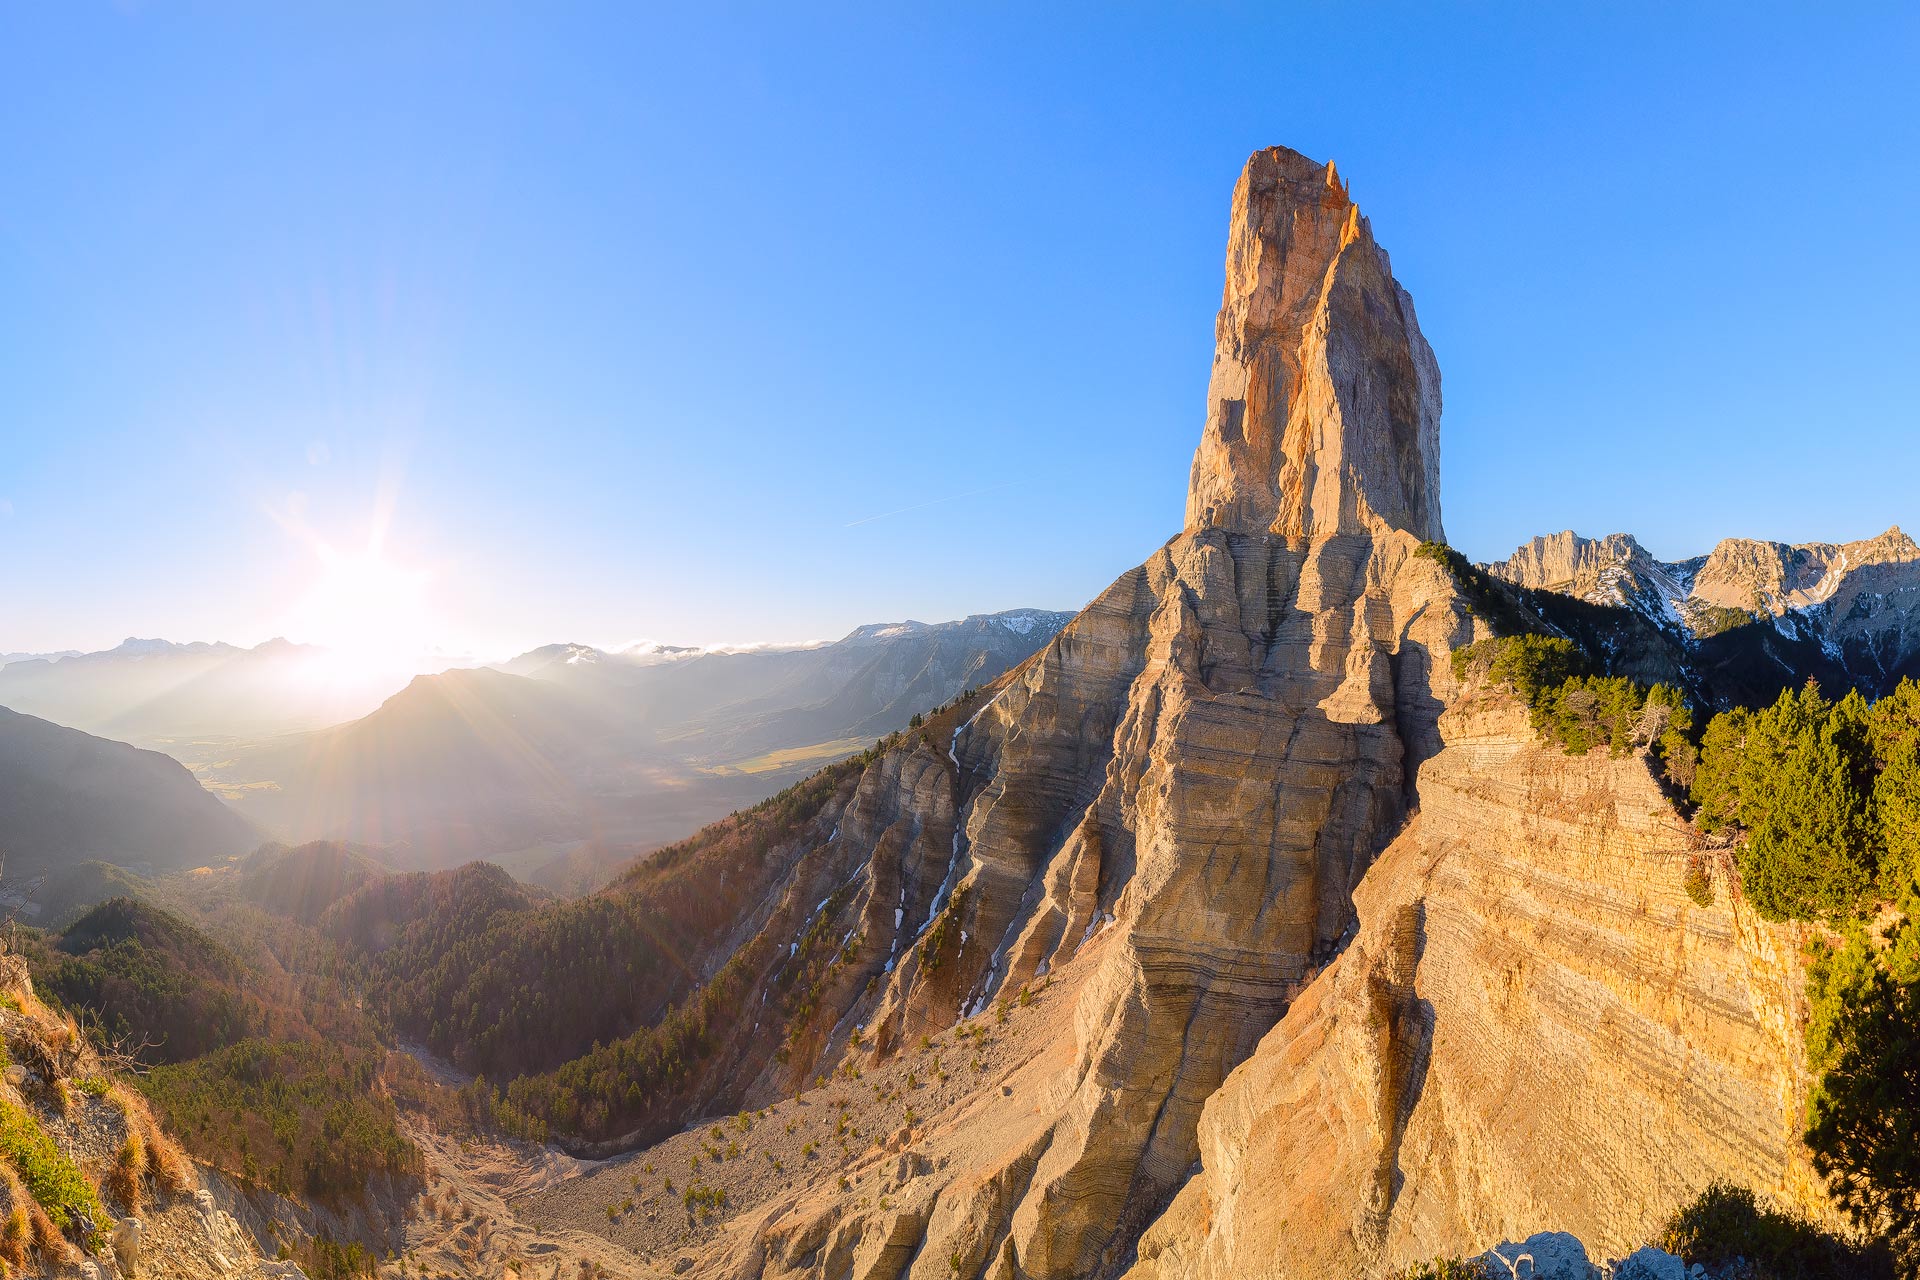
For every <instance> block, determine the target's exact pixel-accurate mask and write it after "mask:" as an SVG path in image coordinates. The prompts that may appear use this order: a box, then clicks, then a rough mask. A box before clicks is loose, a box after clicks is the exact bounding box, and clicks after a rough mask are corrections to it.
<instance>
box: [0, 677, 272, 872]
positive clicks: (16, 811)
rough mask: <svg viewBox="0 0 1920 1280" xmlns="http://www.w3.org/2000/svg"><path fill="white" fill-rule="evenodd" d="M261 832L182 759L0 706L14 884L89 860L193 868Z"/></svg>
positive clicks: (3, 797) (2, 835)
mask: <svg viewBox="0 0 1920 1280" xmlns="http://www.w3.org/2000/svg"><path fill="white" fill-rule="evenodd" d="M259 838H260V837H259V833H258V832H257V831H256V830H255V829H254V827H253V826H252V824H250V823H249V822H248V821H247V820H246V819H244V818H242V817H240V816H239V815H238V814H236V813H234V812H233V811H232V810H231V809H229V808H227V806H226V805H224V804H222V803H221V802H220V800H219V799H218V798H217V797H215V796H213V795H211V794H210V793H209V792H207V791H206V789H205V788H203V787H202V786H201V785H200V784H199V783H198V782H196V781H195V780H194V778H193V775H192V774H190V773H188V772H187V771H186V769H184V768H183V767H181V765H180V764H179V763H178V762H177V761H175V760H173V759H171V758H169V757H167V756H164V755H161V754H160V753H159V752H157V751H142V750H140V749H138V748H137V747H130V746H128V745H127V744H126V743H124V742H111V741H108V740H107V739H105V738H96V737H94V736H93V735H91V734H86V733H82V732H80V731H79V730H77V729H68V728H65V727H63V726H61V725H57V724H52V723H50V722H48V721H46V720H41V719H39V718H37V717H35V716H28V715H21V714H20V713H19V712H16V711H11V710H7V709H6V708H0V850H4V851H5V853H6V857H7V862H6V871H5V876H6V882H7V883H14V882H17V881H19V880H22V879H27V878H30V877H34V876H39V875H44V874H46V873H48V872H53V871H57V870H61V869H64V868H68V867H72V866H74V865H76V864H78V863H81V862H85V861H87V860H89V859H96V860H98V861H101V862H109V863H113V864H115V865H116V866H123V867H131V868H134V869H135V870H142V871H168V870H175V869H179V868H183V867H192V866H197V865H200V864H202V863H205V862H208V861H210V860H214V859H220V858H226V857H230V856H232V855H234V854H237V853H241V852H243V851H245V850H246V849H248V848H250V847H251V846H253V845H254V844H255V843H257V842H258V840H259Z"/></svg>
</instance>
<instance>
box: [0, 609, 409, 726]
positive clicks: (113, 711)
mask: <svg viewBox="0 0 1920 1280" xmlns="http://www.w3.org/2000/svg"><path fill="white" fill-rule="evenodd" d="M392 692H393V686H392V684H391V682H390V680H389V679H387V678H382V677H378V676H375V675H372V674H364V675H363V674H357V673H353V672H350V671H347V670H344V669H342V667H341V666H340V665H339V664H338V663H336V662H334V661H332V659H331V656H330V655H329V654H328V653H327V651H326V650H324V649H319V648H315V647H313V646H311V645H300V644H293V643H291V642H289V641H286V640H279V639H276V640H269V641H267V642H266V643H264V644H260V645H256V646H254V647H253V648H251V649H243V648H240V647H239V646H237V645H231V644H224V643H219V642H212V643H209V642H206V641H194V642H192V643H186V644H181V643H176V642H174V641H170V640H147V639H140V638H137V637H130V638H128V639H127V640H125V641H123V642H122V643H121V644H119V645H118V646H116V647H115V648H112V649H106V650H103V651H101V652H98V653H78V654H76V653H63V654H44V655H25V656H18V655H17V656H16V657H14V658H12V659H10V660H8V661H7V662H6V663H5V664H4V665H0V706H6V707H11V708H12V709H14V710H15V711H22V712H25V713H27V714H28V715H36V716H41V717H43V718H45V719H48V720H52V721H53V722H55V723H56V724H64V725H69V726H71V727H73V728H76V729H83V730H85V731H86V732H88V733H97V734H101V735H103V736H105V737H109V738H117V739H119V740H121V741H125V742H132V743H135V744H137V745H139V746H143V747H158V748H162V749H166V750H168V751H170V752H172V751H174V750H175V749H176V748H178V747H179V745H180V743H181V742H182V740H185V739H192V738H260V737H267V736H271V735H274V734H282V733H292V732H296V731H299V730H306V729H319V728H324V727H326V726H327V725H333V724H339V723H341V722H342V721H344V720H351V719H353V718H354V717H356V716H362V715H365V714H366V713H367V712H368V711H371V710H372V709H373V708H374V707H376V706H378V705H379V704H380V700H381V699H382V698H383V697H385V696H386V695H388V694H390V693H392ZM183 754H190V753H189V752H183Z"/></svg>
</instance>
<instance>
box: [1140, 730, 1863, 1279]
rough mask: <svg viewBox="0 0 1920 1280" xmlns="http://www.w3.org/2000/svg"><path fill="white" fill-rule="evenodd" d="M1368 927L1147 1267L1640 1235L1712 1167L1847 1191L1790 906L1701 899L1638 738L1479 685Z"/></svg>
mask: <svg viewBox="0 0 1920 1280" xmlns="http://www.w3.org/2000/svg"><path fill="white" fill-rule="evenodd" d="M1440 726H1441V730H1442V733H1443V735H1444V737H1445V740H1446V748H1445V750H1443V751H1442V752H1441V753H1440V754H1439V755H1437V756H1436V757H1434V758H1433V759H1432V760H1430V761H1428V762H1427V763H1426V764H1425V765H1423V766H1422V768H1421V770H1420V774H1419V778H1418V781H1417V785H1418V790H1419V795H1420V812H1419V815H1418V817H1416V818H1415V819H1414V820H1413V821H1412V822H1410V823H1409V824H1408V826H1407V828H1406V830H1405V831H1404V832H1403V833H1402V834H1401V835H1400V836H1399V837H1398V838H1397V839H1396V840H1395V841H1394V843H1393V845H1392V847H1391V848H1390V849H1388V851H1387V852H1386V854H1385V855H1384V856H1383V857H1382V858H1381V859H1380V861H1379V862H1378V863H1376V864H1375V866H1374V868H1373V870H1372V871H1371V872H1369V873H1368V876H1367V878H1366V880H1365V881H1364V882H1363V883H1362V885H1361V887H1360V890H1359V892H1358V893H1357V894H1356V895H1355V898H1356V903H1357V905H1358V907H1359V912H1360V919H1361V927H1360V931H1359V934H1358V936H1357V937H1356V938H1355V939H1354V941H1353V943H1352V945H1351V946H1350V947H1348V948H1347V950H1346V951H1345V952H1344V953H1343V954H1342V955H1341V957H1340V958H1339V959H1338V960H1337V961H1335V962H1334V963H1333V964H1332V965H1331V966H1329V967H1328V969H1327V970H1326V971H1325V972H1324V973H1322V974H1321V975H1320V976H1319V978H1318V979H1316V981H1315V982H1314V984H1313V985H1312V987H1311V988H1310V989H1309V990H1308V991H1307V992H1306V994H1305V995H1303V996H1302V997H1301V999H1300V1000H1299V1001H1298V1002H1296V1003H1295V1004H1294V1005H1293V1007H1292V1008H1291V1009H1290V1010H1289V1011H1288V1013H1287V1016H1286V1018H1285V1019H1284V1020H1283V1021H1282V1022H1281V1023H1280V1024H1279V1026H1277V1027H1276V1028H1275V1029H1274V1030H1273V1031H1272V1032H1271V1033H1270V1034H1269V1035H1268V1036H1267V1037H1266V1039H1265V1040H1264V1041H1263V1042H1262V1043H1261V1045H1260V1048H1259V1050H1258V1051H1257V1052H1256V1053H1255V1054H1254V1055H1253V1057H1252V1058H1251V1059H1250V1060H1249V1061H1248V1062H1247V1063H1245V1064H1244V1065H1243V1066H1241V1067H1240V1068H1239V1069H1238V1070H1236V1071H1235V1072H1234V1073H1233V1075H1232V1076H1231V1077H1230V1078H1229V1079H1228V1080H1227V1082H1226V1084H1225V1086H1224V1087H1222V1088H1221V1090H1220V1091H1219V1092H1218V1093H1217V1094H1215V1096H1214V1097H1213V1098H1212V1099H1211V1100H1209V1102H1208V1103H1207V1107H1206V1112H1205V1116H1204V1119H1203V1120H1202V1122H1201V1127H1200V1134H1201V1149H1202V1155H1201V1160H1202V1164H1203V1172H1202V1173H1201V1174H1200V1175H1199V1176H1198V1177H1196V1178H1195V1179H1193V1181H1191V1182H1190V1183H1188V1185H1187V1186H1186V1187H1185V1189H1183V1190H1182V1192H1181V1193H1180V1196H1179V1197H1178V1199H1177V1200H1175V1202H1174V1204H1173V1206H1172V1207H1171V1209H1170V1210H1169V1211H1168V1212H1167V1213H1166V1214H1165V1216H1164V1217H1162V1219H1161V1220H1160V1221H1159V1222H1158V1223H1156V1224H1155V1225H1154V1226H1153V1227H1152V1229H1151V1230H1149V1231H1148V1232H1147V1233H1146V1234H1145V1235H1144V1237H1143V1238H1142V1240H1141V1242H1140V1249H1139V1254H1140V1259H1139V1263H1138V1265H1137V1266H1136V1267H1135V1268H1134V1270H1133V1271H1132V1272H1131V1273H1130V1274H1131V1275H1132V1276H1134V1277H1136V1280H1150V1278H1158V1277H1165V1278H1169V1280H1170V1278H1171V1277H1182V1278H1191V1280H1204V1278H1211V1277H1220V1278H1222V1280H1224V1278H1225V1277H1241V1276H1256V1275H1257V1276H1273V1277H1291V1276H1299V1277H1316V1276H1325V1275H1341V1276H1385V1275H1389V1274H1399V1273H1400V1272H1401V1271H1403V1270H1404V1268H1405V1267H1406V1266H1407V1265H1408V1264H1409V1263H1411V1262H1415V1261H1424V1260H1426V1259H1429V1258H1432V1257H1434V1256H1435V1255H1438V1254H1459V1253H1463V1252H1464V1253H1472V1252H1475V1251H1476V1250H1478V1249H1481V1248H1484V1247H1485V1245H1486V1244H1487V1243H1489V1242H1492V1241H1497V1240H1501V1239H1506V1238H1520V1237H1523V1236H1525V1234H1526V1232H1527V1231H1528V1230H1529V1229H1530V1228H1531V1227H1532V1226H1533V1225H1535V1224H1538V1223H1542V1222H1545V1223H1551V1224H1553V1226H1554V1228H1555V1229H1557V1230H1565V1231H1571V1232H1573V1233H1575V1234H1577V1235H1579V1236H1580V1237H1581V1238H1582V1239H1583V1240H1585V1241H1587V1242H1588V1243H1589V1244H1590V1245H1593V1246H1596V1247H1597V1248H1598V1249H1599V1250H1600V1251H1601V1252H1603V1253H1606V1254H1608V1255H1610V1256H1619V1255H1620V1254H1624V1253H1626V1252H1629V1251H1630V1250H1631V1249H1633V1248H1634V1247H1636V1246H1637V1245H1639V1244H1641V1243H1643V1242H1644V1241H1646V1240H1647V1239H1648V1238H1649V1237H1650V1236H1651V1234H1652V1233H1654V1232H1655V1231H1657V1230H1658V1228H1659V1226H1660V1224H1661V1223H1662V1221H1663V1220H1664V1219H1665V1217H1666V1216H1667V1215H1668V1214H1670V1213H1671V1212H1672V1211H1673V1209H1674V1208H1675V1207H1676V1206H1677V1205H1679V1204H1680V1203H1682V1202H1684V1201H1685V1200H1687V1199H1689V1198H1690V1197H1691V1196H1692V1195H1694V1194H1696V1193H1697V1192H1698V1191H1699V1190H1700V1188H1702V1187H1703V1186H1705V1185H1706V1184H1707V1183H1708V1182H1710V1181H1712V1180H1714V1179H1731V1180H1732V1181H1734V1182H1737V1183H1740V1184H1742V1185H1746V1186H1751V1187H1754V1188H1756V1189H1759V1190H1762V1191H1765V1192H1770V1193H1772V1194H1774V1195H1775V1196H1777V1197H1778V1198H1780V1199H1783V1200H1786V1201H1788V1202H1791V1203H1797V1204H1800V1205H1803V1206H1805V1207H1807V1208H1809V1209H1811V1210H1813V1211H1815V1212H1824V1211H1826V1210H1825V1201H1824V1198H1823V1196H1822V1195H1821V1194H1820V1193H1819V1191H1818V1190H1817V1188H1816V1185H1815V1180H1814V1179H1813V1176H1812V1174H1811V1172H1810V1170H1809V1169H1808V1167H1807V1165H1806V1162H1805V1158H1804V1153H1803V1152H1802V1150H1801V1148H1800V1145H1799V1140H1798V1135H1799V1124H1798V1121H1799V1117H1800V1107H1801V1104H1802V1101H1803V1098H1804V1094H1803V1089H1804V1080H1803V1079H1802V1078H1801V1076H1800V1072H1799V1064H1800V1062H1801V1061H1802V1046H1801V1041H1800V1030H1799V1028H1800V1021H1801V1016H1802V1015H1801V1011H1800V1010H1799V1009H1798V1008H1797V1007H1796V1006H1797V1001H1798V999H1799V996H1798V993H1799V992H1800V990H1801V987H1802V981H1803V975H1802V973H1801V971H1800V968H1799V961H1798V949H1797V946H1796V943H1795V940H1794V938H1793V937H1792V936H1791V935H1790V933H1789V932H1788V931H1786V930H1783V929H1779V928H1775V927H1772V926H1767V925H1764V924H1762V923H1760V922H1759V921H1757V920H1756V919H1755V918H1754V917H1753V916H1752V914H1751V913H1750V912H1749V911H1747V910H1746V909H1744V908H1742V907H1740V906H1738V905H1736V904H1733V903H1730V902H1729V901H1728V900H1727V892H1726V886H1725V884H1724V882H1722V883H1720V884H1718V885H1717V886H1716V889H1717V890H1718V893H1717V900H1716V902H1715V903H1714V905H1712V906H1710V907H1707V908H1701V907H1699V906H1696V905H1695V904H1694V903H1693V902H1692V901H1691V900H1690V899H1689V898H1688V896H1687V895H1686V893H1685V892H1684V890H1683V887H1682V877H1683V875H1684V872H1685V868H1686V865H1687V860H1688V858H1689V856H1690V852H1689V847H1688V840H1687V831H1686V828H1685V827H1684V825H1683V824H1682V823H1680V822H1679V820H1678V819H1677V818H1675V817H1674V816H1673V811H1672V806H1671V805H1670V804H1669V803H1668V802H1667V800H1666V798H1665V797H1664V796H1663V795H1662V794H1661V793H1660V791H1659V789H1658V787H1657V786H1656V785H1655V783H1654V781H1653V779H1652V777H1651V775H1650V774H1649V772H1648V770H1647V767H1646V764H1645V762H1644V760H1643V759H1642V758H1640V757H1638V756H1632V757H1628V758H1624V759H1617V760H1616V759H1608V758H1605V757H1604V756H1599V755H1595V756H1585V757H1570V756H1566V755H1563V754H1561V753H1560V752H1559V750H1558V749H1557V748H1554V747H1550V746H1543V745H1541V744H1539V743H1537V742H1536V741H1534V739H1533V735H1532V733H1531V731H1530V730H1529V729H1528V726H1527V721H1526V716H1525V713H1524V711H1523V710H1521V709H1520V708H1519V707H1517V706H1516V705H1514V704H1513V703H1512V702H1511V701H1510V700H1508V699H1506V698H1505V697H1504V696H1501V697H1487V698H1482V699H1479V700H1471V699H1469V700H1465V701H1459V700H1456V705H1455V707H1454V709H1452V710H1450V711H1449V712H1448V713H1447V714H1446V715H1443V716H1442V717H1441V719H1440Z"/></svg>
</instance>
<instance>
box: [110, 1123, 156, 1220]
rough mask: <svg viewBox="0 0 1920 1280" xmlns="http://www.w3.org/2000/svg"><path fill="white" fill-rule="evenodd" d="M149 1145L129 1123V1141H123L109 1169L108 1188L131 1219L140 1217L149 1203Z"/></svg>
mask: <svg viewBox="0 0 1920 1280" xmlns="http://www.w3.org/2000/svg"><path fill="white" fill-rule="evenodd" d="M146 1176H147V1144H146V1143H144V1142H142V1141H141V1140H140V1131H139V1130H138V1129H136V1128H134V1127H133V1125H131V1124H129V1125H128V1126H127V1140H126V1141H125V1142H123V1143H121V1144H120V1154H119V1155H117V1156H115V1157H114V1160H113V1168H111V1169H109V1170H108V1171H107V1186H106V1189H107V1191H108V1192H109V1193H110V1194H111V1195H112V1196H113V1198H114V1199H116V1200H118V1201H119V1202H120V1206H121V1208H122V1209H123V1210H125V1212H126V1216H127V1217H129V1218H137V1217H139V1216H140V1210H141V1209H142V1208H144V1207H145V1203H146V1184H145V1181H144V1179H145V1178H146Z"/></svg>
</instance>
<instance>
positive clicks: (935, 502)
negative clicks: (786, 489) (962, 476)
mask: <svg viewBox="0 0 1920 1280" xmlns="http://www.w3.org/2000/svg"><path fill="white" fill-rule="evenodd" d="M1019 483H1020V482H1019V481H1018V480H1003V481H1001V482H1000V483H999V484H990V485H988V486H986V487H985V488H984V489H969V490H967V491H966V492H965V493H950V494H948V495H947V496H946V497H944V498H934V499H932V500H931V501H928V502H916V503H914V504H913V505H912V506H910V507H901V508H900V509H899V510H898V511H882V512H881V513H880V514H879V515H877V516H861V517H860V518H859V519H858V520H849V521H847V523H846V524H845V525H844V526H842V527H843V528H847V529H851V528H853V527H854V526H855V525H857V524H872V523H873V522H874V521H875V520H885V519H887V518H888V517H889V516H903V515H905V514H907V512H909V511H921V510H924V509H925V508H927V507H937V506H939V505H940V504H941V503H943V502H958V501H960V499H962V498H977V497H979V496H980V495H981V494H983V493H992V492H993V491H994V490H995V489H1007V488H1011V487H1012V486H1014V485H1016V484H1019Z"/></svg>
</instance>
